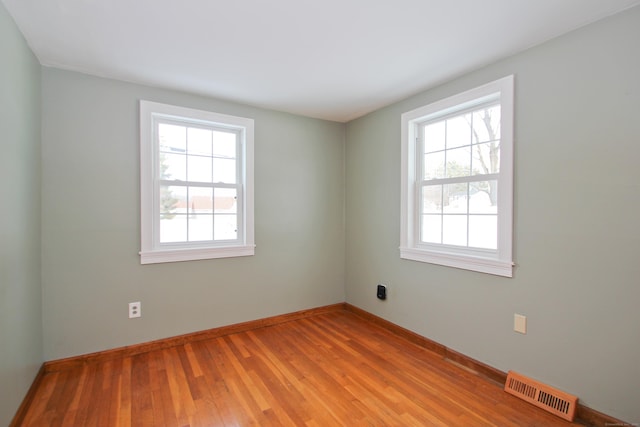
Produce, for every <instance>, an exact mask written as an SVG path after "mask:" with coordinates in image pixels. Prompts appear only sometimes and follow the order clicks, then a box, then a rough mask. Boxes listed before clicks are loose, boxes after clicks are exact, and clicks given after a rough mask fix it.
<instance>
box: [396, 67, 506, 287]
mask: <svg viewBox="0 0 640 427" xmlns="http://www.w3.org/2000/svg"><path fill="white" fill-rule="evenodd" d="M512 153H513V76H509V77H505V78H503V79H500V80H497V81H495V82H492V83H489V84H487V85H484V86H481V87H479V88H476V89H472V90H470V91H467V92H464V93H462V94H459V95H455V96H453V97H450V98H447V99H444V100H441V101H438V102H435V103H433V104H429V105H426V106H424V107H420V108H418V109H416V110H413V111H410V112H407V113H404V114H403V115H402V193H401V198H402V206H401V209H402V216H401V218H402V223H401V247H400V255H401V257H402V258H405V259H411V260H416V261H423V262H430V263H436V264H442V265H447V266H452V267H458V268H464V269H470V270H475V271H481V272H485V273H491V274H497V275H502V276H508V277H511V275H512V265H513V263H512V259H511V256H512V223H513V220H512V216H513V214H512V212H513V202H512V193H513V154H512Z"/></svg>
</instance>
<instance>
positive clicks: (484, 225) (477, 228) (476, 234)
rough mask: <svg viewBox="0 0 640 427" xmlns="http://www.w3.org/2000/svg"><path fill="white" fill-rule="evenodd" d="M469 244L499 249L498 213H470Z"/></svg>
mask: <svg viewBox="0 0 640 427" xmlns="http://www.w3.org/2000/svg"><path fill="white" fill-rule="evenodd" d="M469 246H471V247H474V248H482V249H498V215H469Z"/></svg>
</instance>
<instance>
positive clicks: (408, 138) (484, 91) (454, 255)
mask: <svg viewBox="0 0 640 427" xmlns="http://www.w3.org/2000/svg"><path fill="white" fill-rule="evenodd" d="M492 98H497V99H499V103H500V108H501V122H500V135H501V139H500V169H499V173H498V176H497V180H498V188H499V191H498V202H497V206H498V228H497V234H498V235H497V250H495V251H493V250H476V249H473V248H468V247H459V246H449V245H443V244H428V245H426V244H421V243H420V238H419V234H418V233H419V232H420V231H419V230H420V226H419V221H420V218H419V205H418V204H419V203H420V201H419V197H420V191H419V185H418V180H419V179H421V177H419V176H418V175H419V172H418V169H419V160H418V155H419V154H418V149H419V146H420V145H421V144H420V142H419V141H418V135H419V132H418V126H419V124H421V123H424V122H425V121H429V120H434V119H437V118H439V117H446V116H450V115H452V114H455V113H456V112H463V111H465V110H468V109H470V108H473V107H474V106H478V105H481V104H483V103H485V102H486V101H487V100H489V99H492ZM513 109H514V76H513V75H511V76H507V77H504V78H501V79H499V80H496V81H493V82H491V83H488V84H485V85H483V86H480V87H477V88H474V89H471V90H469V91H466V92H464V93H460V94H457V95H454V96H451V97H449V98H446V99H442V100H440V101H436V102H434V103H432V104H428V105H425V106H422V107H420V108H417V109H415V110H412V111H408V112H406V113H404V114H402V117H401V123H402V130H401V138H402V143H401V144H402V148H401V156H402V164H401V173H402V177H401V224H400V228H401V234H400V257H401V258H403V259H408V260H413V261H421V262H427V263H432V264H439V265H444V266H449V267H455V268H461V269H466V270H472V271H478V272H482V273H489V274H494V275H498V276H504V277H512V276H513V265H514V264H513V259H512V245H513V243H512V242H513V119H514V113H513Z"/></svg>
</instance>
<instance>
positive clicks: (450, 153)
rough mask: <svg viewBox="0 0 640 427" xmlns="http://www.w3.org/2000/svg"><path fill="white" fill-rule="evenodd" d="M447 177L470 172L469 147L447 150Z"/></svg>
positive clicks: (465, 174)
mask: <svg viewBox="0 0 640 427" xmlns="http://www.w3.org/2000/svg"><path fill="white" fill-rule="evenodd" d="M446 156H447V173H446V177H447V178H456V177H460V176H469V175H470V174H471V147H470V146H468V147H462V148H456V149H454V150H447V152H446Z"/></svg>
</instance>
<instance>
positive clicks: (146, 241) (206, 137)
mask: <svg viewBox="0 0 640 427" xmlns="http://www.w3.org/2000/svg"><path fill="white" fill-rule="evenodd" d="M140 174H141V176H140V184H141V190H140V195H141V221H140V223H141V251H140V257H141V258H140V260H141V261H140V262H141V263H142V264H151V263H160V262H172V261H187V260H197V259H208V258H224V257H235V256H247V255H253V254H254V240H253V120H252V119H247V118H243V117H234V116H228V115H223V114H217V113H212V112H208V111H200V110H193V109H189V108H182V107H176V106H172V105H165V104H158V103H155V102H149V101H140Z"/></svg>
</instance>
